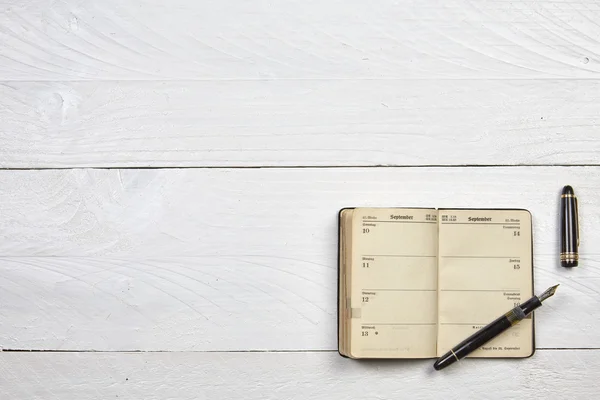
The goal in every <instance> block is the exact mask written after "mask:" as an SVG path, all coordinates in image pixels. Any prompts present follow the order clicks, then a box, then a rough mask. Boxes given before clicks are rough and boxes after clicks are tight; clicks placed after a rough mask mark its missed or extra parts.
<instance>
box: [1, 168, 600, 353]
mask: <svg viewBox="0 0 600 400" xmlns="http://www.w3.org/2000/svg"><path fill="white" fill-rule="evenodd" d="M599 177H600V167H506V168H366V169H365V168H333V169H321V168H318V169H311V168H301V169H233V170H232V169H169V170H160V169H159V170H155V169H146V170H134V169H131V170H45V171H6V170H5V171H0V187H2V188H3V190H1V191H0V239H1V240H0V254H2V256H1V257H0V298H1V299H3V301H2V306H1V308H0V326H3V327H5V328H4V329H2V330H1V332H0V347H3V348H5V349H7V348H8V349H44V350H45V349H59V350H143V351H147V350H198V351H215V350H240V351H243V350H249V349H251V350H332V349H335V348H336V333H335V327H336V322H335V316H336V255H337V253H336V251H337V228H336V223H337V220H336V217H337V211H338V210H339V209H340V208H342V207H345V206H361V205H363V206H365V205H371V206H405V207H410V206H422V207H520V208H526V209H529V210H531V212H532V215H533V224H534V252H535V279H536V289H537V290H543V289H545V288H546V287H547V286H550V285H552V284H555V283H560V284H561V287H560V290H559V293H558V294H557V296H556V297H555V298H553V299H552V302H549V303H548V304H547V305H545V306H544V307H543V308H542V309H540V311H539V312H538V314H537V315H538V316H539V318H538V322H537V340H538V347H542V348H556V347H559V348H562V347H565V348H571V347H577V348H586V347H599V346H600V337H598V335H597V334H596V332H597V331H598V330H599V329H600V315H599V314H598V312H597V307H596V305H597V304H598V302H599V300H600V279H598V278H599V275H598V269H599V267H600V264H599V263H598V260H597V259H598V257H597V250H596V248H595V247H594V244H595V243H598V242H599V240H600V237H599V235H600V233H598V230H597V229H595V227H596V226H598V224H599V223H600V220H599V219H600V210H599V209H598V207H599V205H598V202H597V201H596V199H597V198H598V195H599V193H598V188H599V187H600V185H599V183H600V182H599V179H600V178H599ZM564 184H571V185H573V186H574V188H575V190H576V192H577V194H578V196H579V201H580V213H581V232H582V241H581V249H580V250H581V257H582V266H581V267H580V268H578V269H577V270H572V271H571V270H565V269H562V268H561V267H559V266H558V264H557V254H558V249H557V241H558V228H557V220H558V200H559V192H560V189H561V187H562V185H564Z"/></svg>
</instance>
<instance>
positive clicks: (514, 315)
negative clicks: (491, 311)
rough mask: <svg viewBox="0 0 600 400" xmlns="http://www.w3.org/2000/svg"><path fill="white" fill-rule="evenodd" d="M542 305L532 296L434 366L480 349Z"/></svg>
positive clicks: (462, 343) (458, 358)
mask: <svg viewBox="0 0 600 400" xmlns="http://www.w3.org/2000/svg"><path fill="white" fill-rule="evenodd" d="M541 305H542V302H541V301H540V300H539V299H538V298H537V297H536V296H534V297H532V298H531V299H529V300H527V301H526V302H524V303H523V304H521V305H519V306H517V307H515V308H513V309H512V310H510V311H509V312H507V313H506V314H504V315H502V316H501V317H498V318H496V319H495V320H494V321H492V322H490V323H489V324H488V325H486V326H485V327H483V328H481V329H480V330H478V331H477V332H475V333H474V334H472V335H471V336H469V337H468V338H466V339H465V340H463V341H462V342H460V343H459V344H457V345H456V346H454V347H453V348H452V350H450V351H449V352H447V353H446V354H444V355H443V356H442V357H440V358H439V359H438V360H437V361H436V362H435V364H433V368H435V369H436V370H440V369H442V368H445V367H447V366H449V365H451V364H453V363H454V362H456V361H459V360H461V359H462V358H464V357H466V356H467V355H468V354H470V353H472V352H473V351H475V350H477V349H479V348H480V347H481V346H483V345H484V344H486V343H487V342H489V341H490V340H492V339H493V338H495V337H496V336H498V335H500V334H501V333H502V332H504V331H505V330H507V329H508V328H510V327H511V326H513V325H514V324H516V323H517V322H519V321H521V320H522V319H524V318H525V317H526V316H527V315H528V314H529V313H531V312H532V311H533V310H535V309H536V308H538V307H539V306H541Z"/></svg>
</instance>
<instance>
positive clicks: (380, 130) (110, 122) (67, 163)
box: [0, 79, 600, 168]
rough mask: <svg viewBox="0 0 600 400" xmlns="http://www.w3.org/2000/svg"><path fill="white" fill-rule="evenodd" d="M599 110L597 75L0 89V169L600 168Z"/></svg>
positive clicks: (5, 85)
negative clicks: (582, 77)
mask: <svg viewBox="0 0 600 400" xmlns="http://www.w3.org/2000/svg"><path fill="white" fill-rule="evenodd" d="M598 115H600V81H598V80H554V79H549V80H532V79H526V80H489V79H483V80H482V79H462V80H441V79H431V80H412V81H411V80H389V79H386V80H356V79H352V80H308V81H306V80H269V81H214V80H213V81H194V82H165V81H162V82H6V81H5V82H4V83H3V84H2V85H0V120H2V125H1V126H0V167H3V168H69V167H112V168H115V167H164V166H171V167H172V166H176V167H190V166H192V167H193V166H298V165H300V166H306V165H313V166H332V165H333V166H339V165H346V166H348V165H369V166H372V165H499V164H501V165H515V164H535V165H543V164H595V165H597V164H598V163H599V158H598V154H600V140H599V139H598V137H597V135H595V134H594V132H595V131H597V130H598ZM559 150H560V151H559Z"/></svg>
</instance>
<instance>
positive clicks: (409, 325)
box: [340, 208, 438, 358]
mask: <svg viewBox="0 0 600 400" xmlns="http://www.w3.org/2000/svg"><path fill="white" fill-rule="evenodd" d="M349 214H351V215H349ZM437 215H438V212H437V210H435V209H425V208H355V209H346V210H344V211H342V213H341V219H340V221H341V222H342V225H343V226H342V227H341V233H340V235H341V240H340V241H341V242H342V243H341V248H340V251H341V253H340V254H341V259H340V261H341V265H340V282H341V285H340V296H342V297H343V298H342V299H341V303H340V304H341V309H340V310H341V313H342V317H341V319H340V338H341V339H342V341H343V342H344V343H343V345H341V346H340V353H344V355H347V356H348V357H351V358H432V357H435V356H436V346H437V320H438V318H437V277H438V272H437V254H438V234H437V229H438V227H437ZM343 221H345V222H343ZM348 225H349V226H348Z"/></svg>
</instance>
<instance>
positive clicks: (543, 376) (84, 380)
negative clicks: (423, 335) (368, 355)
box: [0, 350, 600, 400]
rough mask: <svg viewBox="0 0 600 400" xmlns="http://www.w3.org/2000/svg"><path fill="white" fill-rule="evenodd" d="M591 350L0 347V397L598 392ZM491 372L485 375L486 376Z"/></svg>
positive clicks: (326, 397) (575, 395) (326, 398)
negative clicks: (454, 355) (459, 355)
mask: <svg viewBox="0 0 600 400" xmlns="http://www.w3.org/2000/svg"><path fill="white" fill-rule="evenodd" d="M599 356H600V351H599V350H587V351H586V350H579V351H575V350H569V351H548V350H546V351H538V352H537V353H536V354H535V355H534V356H533V357H532V358H529V359H524V360H466V361H462V362H461V363H459V364H455V365H453V366H452V367H449V368H448V369H445V370H443V371H439V372H437V371H434V370H433V368H432V364H433V362H432V360H426V361H425V360H414V361H406V360H404V361H397V362H395V361H392V362H384V361H376V360H374V361H368V362H357V361H355V360H349V359H344V358H342V357H340V356H339V355H337V353H329V352H327V353H138V354H132V353H129V354H123V353H7V352H3V353H0V372H1V373H0V395H1V396H2V398H6V399H46V398H60V399H64V400H71V399H73V400H74V399H77V400H87V399H96V398H104V399H108V398H113V399H114V398H127V399H129V398H136V399H148V400H151V399H164V398H169V399H191V398H200V399H212V398H215V399H220V398H243V399H248V400H251V399H260V400H263V399H296V398H302V399H306V398H311V399H323V400H330V399H350V398H352V399H367V398H382V399H383V398H409V397H410V398H411V399H430V398H439V397H440V394H441V393H443V397H444V398H445V399H465V398H486V399H507V398H555V397H556V395H557V394H558V393H564V392H565V391H568V393H569V396H568V397H569V399H574V400H577V399H585V400H587V399H593V398H595V397H596V395H597V390H598V384H597V376H598V374H597V370H598V367H599V365H598V358H599ZM491 377H492V379H490V378H491Z"/></svg>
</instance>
